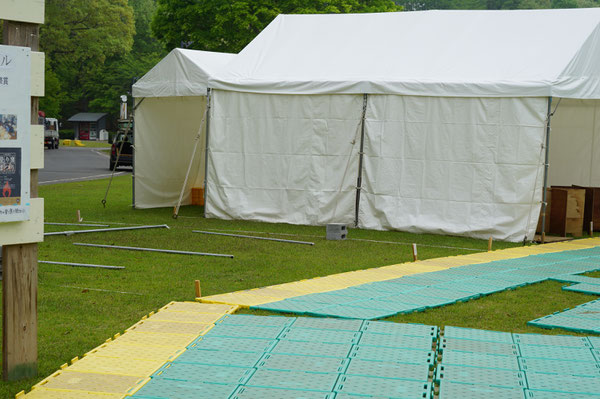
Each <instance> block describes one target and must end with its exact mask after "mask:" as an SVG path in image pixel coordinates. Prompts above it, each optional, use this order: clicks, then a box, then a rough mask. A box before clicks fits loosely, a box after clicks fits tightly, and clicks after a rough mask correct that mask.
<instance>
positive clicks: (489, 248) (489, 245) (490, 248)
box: [488, 237, 494, 252]
mask: <svg viewBox="0 0 600 399" xmlns="http://www.w3.org/2000/svg"><path fill="white" fill-rule="evenodd" d="M492 241H494V239H493V238H492V237H490V239H489V240H488V252H489V251H491V250H492Z"/></svg>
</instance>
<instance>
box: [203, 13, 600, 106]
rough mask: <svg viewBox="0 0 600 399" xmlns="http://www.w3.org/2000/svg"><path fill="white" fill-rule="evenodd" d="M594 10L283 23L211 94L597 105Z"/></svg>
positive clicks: (599, 85)
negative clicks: (559, 100) (550, 99)
mask: <svg viewBox="0 0 600 399" xmlns="http://www.w3.org/2000/svg"><path fill="white" fill-rule="evenodd" d="M599 26H600V8H592V9H568V10H512V11H454V10H452V11H418V12H398V13H380V14H333V15H331V14H325V15H280V16H278V17H277V18H276V19H275V20H274V21H273V22H272V23H271V24H270V25H269V26H267V28H265V29H264V30H263V31H262V32H261V33H260V34H259V35H258V36H257V37H256V38H255V39H254V40H253V41H252V42H251V43H250V44H249V45H248V46H247V47H246V48H245V49H244V50H243V51H242V52H241V53H240V54H239V55H237V56H236V57H235V59H233V60H232V61H231V62H230V63H228V65H227V66H226V67H225V68H223V69H221V70H219V71H215V73H214V74H212V75H211V78H210V79H209V86H210V87H212V88H217V89H225V90H236V91H245V92H255V93H287V94H325V93H355V94H358V93H375V94H377V93H381V94H406V95H433V96H467V97H479V96H481V97H514V96H517V97H522V96H528V97H534V96H558V97H567V98H600V28H599Z"/></svg>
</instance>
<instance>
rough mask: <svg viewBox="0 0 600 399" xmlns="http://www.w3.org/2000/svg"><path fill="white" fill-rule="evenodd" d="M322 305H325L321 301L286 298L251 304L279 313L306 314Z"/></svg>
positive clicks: (255, 307) (252, 307) (251, 307)
mask: <svg viewBox="0 0 600 399" xmlns="http://www.w3.org/2000/svg"><path fill="white" fill-rule="evenodd" d="M321 307H323V304H321V303H316V302H305V301H300V300H294V301H292V300H289V299H284V300H283V301H277V302H270V303H265V304H262V305H257V306H250V309H260V310H270V311H271V312H279V313H296V314H304V313H306V312H308V311H311V310H316V309H318V308H321Z"/></svg>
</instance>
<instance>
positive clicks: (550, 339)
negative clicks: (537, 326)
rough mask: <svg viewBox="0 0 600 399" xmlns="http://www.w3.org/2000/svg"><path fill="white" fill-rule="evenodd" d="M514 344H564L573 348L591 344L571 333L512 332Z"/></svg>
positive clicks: (586, 346)
mask: <svg viewBox="0 0 600 399" xmlns="http://www.w3.org/2000/svg"><path fill="white" fill-rule="evenodd" d="M513 338H514V340H515V343H516V344H524V345H546V346H566V347H573V348H589V347H591V344H590V343H589V341H588V339H587V338H585V337H574V336H572V335H543V334H513Z"/></svg>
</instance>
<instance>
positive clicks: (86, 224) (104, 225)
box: [44, 222, 110, 227]
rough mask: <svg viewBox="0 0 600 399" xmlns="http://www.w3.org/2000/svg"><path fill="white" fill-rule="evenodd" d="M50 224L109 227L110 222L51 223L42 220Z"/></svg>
mask: <svg viewBox="0 0 600 399" xmlns="http://www.w3.org/2000/svg"><path fill="white" fill-rule="evenodd" d="M44 224H48V225H51V226H85V227H109V226H110V224H90V223H52V222H44Z"/></svg>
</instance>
